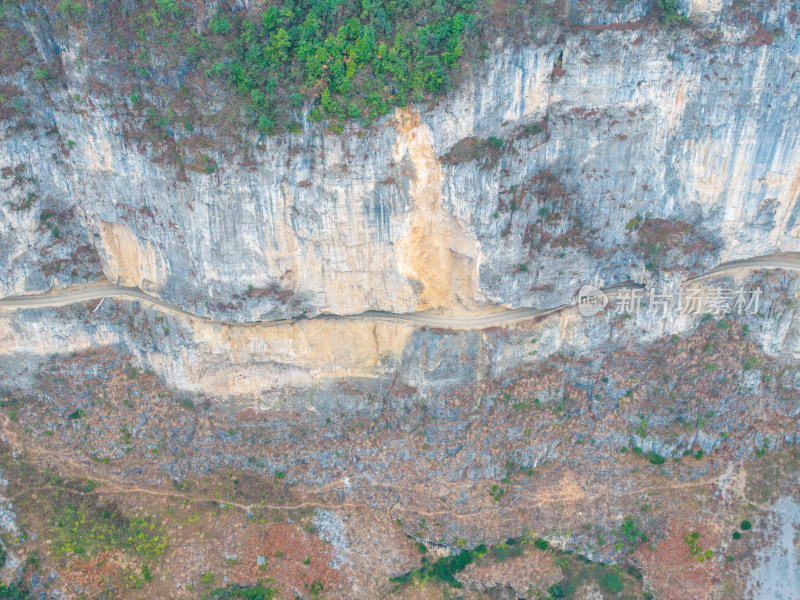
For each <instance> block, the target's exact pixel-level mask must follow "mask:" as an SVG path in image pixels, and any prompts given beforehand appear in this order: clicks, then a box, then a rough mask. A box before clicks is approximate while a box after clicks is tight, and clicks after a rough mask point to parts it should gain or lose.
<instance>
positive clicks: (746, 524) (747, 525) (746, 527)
mask: <svg viewBox="0 0 800 600" xmlns="http://www.w3.org/2000/svg"><path fill="white" fill-rule="evenodd" d="M740 527H741V528H742V531H749V530H750V529H751V528H752V527H753V524H752V523H750V521H742V524H741V525H740Z"/></svg>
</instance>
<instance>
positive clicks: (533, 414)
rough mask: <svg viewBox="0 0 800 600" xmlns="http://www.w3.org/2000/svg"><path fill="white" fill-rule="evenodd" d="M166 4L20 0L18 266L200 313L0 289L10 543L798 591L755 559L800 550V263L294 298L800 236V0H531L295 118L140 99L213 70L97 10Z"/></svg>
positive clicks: (4, 541) (61, 579)
mask: <svg viewBox="0 0 800 600" xmlns="http://www.w3.org/2000/svg"><path fill="white" fill-rule="evenodd" d="M166 4H169V3H168V2H167V3H163V2H160V1H159V2H156V3H154V4H152V6H150V4H149V3H148V4H147V6H145V5H144V4H142V3H129V2H120V3H116V4H115V3H105V2H87V3H85V8H82V9H81V10H80V11H79V10H78V9H76V8H74V6H73V7H72V8H70V6H71V5H69V3H63V2H59V3H53V2H31V3H21V4H16V3H14V6H15V7H16V8H15V9H14V11H16V10H18V12H14V11H12V9H11V8H9V7H10V6H11V3H8V2H5V3H3V4H2V6H3V10H5V11H8V12H6V13H5V16H4V13H2V12H0V19H5V20H3V21H2V22H3V23H4V24H5V25H6V28H5V30H4V31H3V37H0V42H1V43H2V46H1V47H0V61H2V66H3V70H2V72H0V168H1V169H2V171H0V173H1V174H2V178H1V179H0V194H1V196H0V297H2V296H8V295H15V294H24V293H29V292H34V291H43V290H50V289H57V288H64V287H67V286H74V285H84V284H87V283H91V282H97V281H103V280H109V281H111V282H113V283H118V284H121V285H126V286H135V287H139V288H141V289H142V290H145V291H147V292H149V293H150V294H152V295H154V296H157V297H159V298H162V299H164V300H167V301H169V302H171V303H173V304H175V305H176V306H179V307H182V308H183V309H185V310H187V311H189V312H190V313H192V314H194V315H197V316H198V317H210V318H211V319H213V321H209V320H207V319H200V318H192V317H190V316H186V315H180V314H172V313H167V312H164V311H163V310H161V309H159V308H157V307H153V306H150V305H148V304H146V303H140V302H134V301H129V300H115V299H111V298H108V299H106V300H105V301H103V302H102V303H98V302H97V301H92V302H87V303H80V304H75V305H71V306H67V307H62V308H43V309H28V310H18V311H14V312H2V311H0V409H2V414H0V419H1V420H0V426H1V429H0V550H2V554H0V556H2V557H4V559H3V560H0V580H2V581H3V582H4V583H6V584H9V585H12V584H13V585H15V586H16V585H19V586H22V588H23V589H25V590H28V591H29V592H30V593H31V594H32V595H34V597H40V598H80V597H89V598H126V599H127V598H133V599H136V598H139V597H153V598H156V597H158V598H162V597H163V598H194V597H211V598H217V599H218V598H236V597H250V598H259V597H262V598H273V597H281V598H292V597H294V598H297V597H300V598H319V597H341V598H373V597H374V598H377V597H396V598H404V599H411V598H431V597H436V598H439V597H441V598H443V599H444V598H452V597H455V596H461V597H464V598H489V597H491V598H526V599H527V598H530V599H532V598H542V597H572V598H599V597H602V598H622V597H642V596H643V595H644V596H645V597H651V598H663V599H672V598H675V599H676V600H677V599H678V598H680V599H681V600H683V599H685V598H687V597H693V598H709V599H711V598H715V599H716V598H754V597H758V598H765V599H766V598H768V597H769V594H778V593H782V592H781V590H787V589H793V588H792V585H793V580H792V579H791V576H789V577H788V578H787V579H786V581H787V582H788V583H787V585H783V582H777V580H776V579H777V575H776V571H775V568H774V567H773V566H771V564H770V562H769V557H770V556H771V550H770V549H771V548H773V547H776V548H781V549H783V550H782V551H784V550H785V552H786V555H787V556H788V558H787V561H788V562H787V563H786V564H791V559H792V554H791V552H792V551H793V550H792V546H791V540H790V537H789V536H788V534H787V533H786V532H787V531H788V529H787V528H790V527H791V526H793V525H792V524H794V523H796V521H797V504H796V502H795V501H794V500H792V498H791V496H792V494H794V495H796V493H797V484H798V481H800V479H798V477H800V466H798V465H800V460H798V456H797V451H796V447H795V446H796V442H797V437H798V433H799V432H798V426H797V423H798V420H797V418H798V398H800V396H798V394H800V380H798V378H797V359H798V357H800V316H798V314H797V313H796V310H795V307H796V306H797V303H798V300H800V298H799V297H798V282H799V281H800V279H799V278H798V276H797V275H796V274H793V273H791V272H788V271H783V270H778V269H772V270H769V271H759V272H751V271H742V272H730V273H726V274H723V275H719V276H715V277H712V278H709V279H707V280H704V281H703V282H702V283H700V284H698V286H699V288H700V289H703V290H705V291H706V292H707V293H709V294H713V293H714V290H716V289H718V288H724V289H727V290H735V289H737V288H740V287H741V288H744V289H747V290H750V291H752V290H758V291H759V293H760V294H761V296H760V303H759V305H758V306H757V307H753V309H752V310H747V311H740V310H734V309H733V307H732V304H731V305H730V306H728V307H727V308H726V309H722V310H714V308H713V307H710V306H708V305H707V306H705V307H701V309H702V310H697V311H694V314H690V315H687V314H678V313H674V312H670V313H669V315H668V316H667V317H666V318H664V317H662V315H661V314H660V313H659V312H658V311H656V310H654V309H655V301H654V299H651V298H649V297H646V298H645V300H644V306H643V307H642V310H639V311H635V310H627V311H626V310H623V308H624V306H623V305H621V303H620V302H619V301H616V302H614V303H612V304H611V305H610V306H609V307H608V308H607V309H606V310H605V311H602V312H600V314H597V315H595V316H588V317H587V316H583V315H582V314H581V313H580V311H579V310H578V308H577V307H574V306H572V307H568V308H565V309H563V310H560V311H558V312H555V313H552V314H548V315H545V316H540V317H537V318H534V319H529V320H527V321H524V322H520V323H517V324H514V325H508V326H502V327H489V328H484V329H473V330H462V329H457V328H453V329H450V328H437V327H425V326H421V325H416V324H413V323H409V322H399V321H393V320H391V319H384V318H374V317H373V318H363V319H361V320H335V319H314V318H308V317H314V316H316V315H319V314H321V313H333V314H357V313H361V312H364V311H368V310H382V311H387V312H394V313H405V312H413V311H434V312H438V313H446V314H450V315H474V314H483V313H484V312H489V311H494V310H502V309H503V308H504V307H512V308H513V307H521V306H525V307H540V308H549V307H556V306H559V305H562V304H567V303H570V302H571V301H572V300H574V299H575V297H576V294H577V292H578V290H579V289H580V288H581V287H582V286H583V285H585V284H593V285H596V286H598V287H602V286H605V285H609V284H614V283H619V282H624V281H628V280H632V281H633V282H636V283H641V284H644V285H646V292H647V293H649V292H650V291H660V290H662V289H664V287H665V286H673V288H672V289H677V288H676V287H674V286H676V285H677V283H678V282H679V281H681V280H683V279H684V278H686V277H687V276H690V275H693V274H698V273H701V272H704V271H706V270H707V269H710V268H712V267H715V266H716V265H718V264H720V263H722V262H724V261H727V260H732V259H738V258H749V257H754V256H760V255H765V254H769V253H774V252H783V253H786V252H797V251H800V223H798V214H800V213H799V212H798V211H800V206H798V202H797V201H798V196H799V195H800V144H798V136H800V125H798V123H797V119H796V118H795V113H796V112H797V106H796V105H797V98H798V97H799V96H800V94H799V92H800V77H798V76H797V74H798V73H800V64H799V63H800V58H798V57H800V33H799V32H798V23H799V21H798V17H799V16H800V15H798V13H799V12H800V5H798V3H792V2H770V1H767V0H765V1H763V2H762V1H755V0H753V1H747V0H702V1H701V0H679V1H678V2H661V1H659V2H651V1H648V0H631V1H628V2H624V1H620V2H616V1H606V0H597V1H595V0H569V1H563V2H562V1H558V2H549V1H544V2H538V3H536V7H537V11H538V12H536V11H534V14H536V15H539V16H538V17H537V19H538V20H537V21H536V22H535V23H531V24H530V27H529V31H524V32H523V33H522V34H520V33H519V31H516V30H515V33H514V35H511V34H510V33H509V35H508V36H505V37H501V38H493V39H492V40H491V43H487V44H486V47H485V48H484V49H483V50H482V51H481V53H480V54H479V53H475V54H472V55H470V54H467V55H465V57H464V58H463V59H462V68H461V70H460V71H459V74H458V76H457V77H454V83H453V86H452V89H450V90H449V91H448V92H447V94H446V95H443V96H440V97H438V98H435V97H434V98H428V99H427V100H426V102H424V103H417V104H414V105H411V106H405V107H398V108H396V109H393V110H392V111H391V112H390V113H389V114H387V115H386V116H385V117H383V118H380V119H377V120H375V121H373V122H372V123H370V124H368V125H367V124H366V123H361V122H358V121H357V120H356V121H349V122H347V124H346V125H344V126H342V127H341V128H340V127H339V125H340V124H339V123H335V122H333V121H331V120H326V119H322V120H321V121H319V120H317V119H316V118H311V116H312V111H313V110H316V109H317V104H315V103H310V104H308V105H306V106H304V107H302V109H299V110H298V112H299V115H298V116H299V121H298V122H299V123H300V125H301V126H300V128H299V130H298V131H296V132H295V133H285V132H284V133H280V134H278V135H274V136H265V135H263V134H260V133H258V132H255V131H253V130H247V129H245V128H240V129H236V128H232V127H226V123H229V121H223V120H220V121H219V122H214V120H213V119H207V120H204V121H203V125H202V127H199V126H198V129H196V130H191V128H188V127H187V126H186V125H185V124H182V123H181V119H180V118H178V117H174V118H172V120H171V121H170V120H169V119H167V121H168V123H167V125H163V126H162V125H158V126H156V125H154V121H155V120H156V119H155V116H158V115H164V117H163V118H166V116H167V115H169V114H172V112H174V113H175V114H177V113H179V112H180V109H181V107H183V110H184V111H185V112H184V113H183V114H184V115H188V114H190V113H191V112H192V111H193V110H196V109H197V106H198V105H199V104H202V105H204V106H205V108H204V109H203V110H204V113H205V115H206V117H208V115H215V114H223V113H225V111H227V110H228V107H227V105H225V104H224V102H223V99H224V98H226V97H228V96H231V95H232V92H231V90H230V88H227V87H225V86H224V85H223V84H222V83H221V82H220V81H218V80H215V79H211V78H207V77H205V75H203V73H202V71H201V70H200V69H199V68H196V66H195V67H194V68H193V67H192V64H191V63H190V62H187V61H186V60H185V57H181V56H178V55H173V54H171V52H172V50H173V48H171V47H170V46H164V45H163V44H161V42H160V41H159V40H160V38H156V37H154V38H152V39H151V40H149V43H150V47H148V48H147V50H148V51H149V54H148V52H145V55H147V56H146V58H139V53H138V52H137V55H136V56H137V57H136V58H135V59H133V58H132V57H130V56H127V57H126V55H125V52H127V50H124V48H126V47H125V46H124V44H123V43H122V41H123V40H120V39H118V36H119V31H118V30H116V29H112V28H111V27H110V26H109V27H103V26H101V25H102V24H103V23H106V24H107V23H108V22H109V15H113V14H114V12H113V11H114V10H126V11H130V12H131V14H137V15H138V16H137V18H136V20H135V19H133V18H132V19H131V22H132V23H133V24H134V25H136V24H140V25H141V24H142V23H144V22H145V20H144V19H145V17H146V15H147V13H146V12H145V11H146V10H150V9H152V10H154V11H158V10H162V9H163V7H164V6H166ZM465 4H467V3H465ZM81 6H84V5H81ZM182 6H183V5H182ZM263 7H264V3H256V2H249V3H248V2H245V3H238V4H237V3H230V4H226V5H224V6H223V5H217V4H214V3H208V4H203V5H202V6H200V5H198V6H195V7H193V8H191V11H193V12H191V13H189V14H191V15H193V18H194V19H195V20H196V23H195V24H193V25H192V26H196V27H197V28H199V29H203V28H204V27H208V26H209V19H210V18H211V17H212V16H213V15H215V14H218V11H219V10H222V9H225V10H229V9H233V10H239V11H244V12H250V13H253V14H256V12H257V11H259V10H261V9H262V8H263ZM184 9H185V10H187V11H189V10H190V8H189V3H187V4H186V5H185V6H184ZM539 9H541V10H539ZM365 10H366V9H365ZM493 10H495V11H496V12H497V13H498V14H500V13H502V12H503V11H505V12H506V13H508V14H513V10H514V8H513V6H511V5H510V4H509V5H506V3H502V2H498V3H496V5H493ZM136 11H140V13H141V14H140V13H137V12H136ZM79 13H80V15H82V16H81V18H80V19H78V18H77V17H76V15H78V14H79ZM153 14H156V16H157V14H158V13H153ZM9 15H11V16H9ZM66 15H72V16H66ZM147 18H151V17H147ZM498 18H499V17H498ZM687 19H688V20H687ZM526 25H527V24H526ZM132 27H133V25H132ZM142 27H144V25H142ZM187 27H188V25H187ZM142 31H144V29H142ZM136 35H138V34H136ZM142 36H144V37H145V42H147V41H148V40H147V37H146V36H145V34H144V33H142ZM145 42H141V40H139V41H137V42H136V43H137V44H140V46H146V45H147V44H146V43H145ZM160 46H164V47H160ZM176 47H177V46H176ZM140 51H141V48H140ZM128 59H129V60H130V62H129V63H126V62H125V60H128ZM137 61H138V62H137ZM142 64H146V66H147V68H146V69H145V68H144V67H142V66H141V65H142ZM131 65H134V66H135V65H140V66H139V67H136V68H134V67H131ZM139 69H144V72H145V73H147V76H146V77H145V76H144V75H141V73H140V70H139ZM192 95H195V96H196V98H195V99H194V100H196V102H197V103H198V104H191V102H190V100H191V98H189V97H190V96H192ZM187 107H188V108H187ZM171 111H172V112H171ZM158 121H159V122H160V119H158ZM290 317H296V318H295V319H293V320H291V321H283V322H280V321H276V320H279V319H286V318H290ZM223 321H224V322H223ZM252 321H260V322H258V323H252ZM273 321H275V322H273ZM759 461H760V462H759ZM45 490H46V491H47V494H42V492H43V491H45ZM742 521H745V522H747V523H748V524H749V526H753V524H755V527H754V529H755V530H754V531H752V532H751V533H748V532H750V531H751V530H750V528H749V527H745V526H744V524H743V523H742ZM87 522H88V523H89V524H90V526H89V527H86V528H83V527H79V526H78V525H75V527H72V526H71V524H73V523H75V524H81V523H83V524H85V523H87ZM151 525H152V527H151ZM734 530H735V531H736V532H737V534H739V537H736V536H733V537H732V535H731V534H732V532H733V531H734ZM134 538H135V539H136V540H138V541H137V542H136V543H134V542H133V541H132V540H133V539H134ZM154 538H155V539H154ZM795 550H796V548H795ZM706 552H711V554H710V555H706ZM795 556H796V552H795ZM437 560H438V561H439V562H436V561H437ZM781 560H783V559H781ZM781 564H783V563H781ZM432 565H437V566H436V567H433V566H432ZM392 578H395V579H394V580H393V579H392ZM798 585H800V583H799V584H798ZM259 586H260V587H259ZM795 587H796V586H795ZM267 588H269V589H270V590H272V591H265V590H266V589H267ZM9 589H11V588H5V589H4V588H0V595H2V594H3V593H7V594H8V595H10V594H11V593H12V592H9V591H8V590H9ZM15 589H16V588H15ZM14 593H16V592H14ZM236 594H241V596H236ZM245 594H250V595H249V596H247V595H245ZM255 594H261V596H258V595H255ZM12 597H13V596H12Z"/></svg>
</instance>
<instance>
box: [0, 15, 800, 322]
mask: <svg viewBox="0 0 800 600" xmlns="http://www.w3.org/2000/svg"><path fill="white" fill-rule="evenodd" d="M644 4H646V3H635V2H631V3H628V5H627V7H626V8H625V10H624V11H610V12H609V14H612V13H613V15H616V17H615V18H616V19H617V20H618V21H620V22H621V23H622V25H619V26H618V25H614V24H610V25H609V26H608V27H605V25H606V24H607V23H605V21H607V20H608V19H605V18H602V15H603V10H604V9H603V8H602V6H604V5H605V3H603V2H601V3H577V2H576V3H572V4H571V7H570V8H569V10H570V11H571V12H570V15H571V18H572V19H573V21H574V22H576V23H582V22H583V21H582V20H586V19H588V20H589V22H588V24H589V25H593V24H599V25H601V26H600V27H595V28H585V29H581V28H577V29H574V30H572V31H568V32H565V33H564V34H563V35H561V36H560V37H558V39H557V40H555V41H550V42H547V43H543V44H541V45H539V44H536V43H535V41H534V42H532V43H531V44H529V45H517V44H513V45H512V44H511V43H504V42H503V41H502V40H500V41H498V42H497V44H496V46H495V47H494V48H492V49H491V50H492V52H491V54H490V57H489V59H487V60H486V61H484V62H482V63H481V64H479V65H476V66H475V68H474V69H470V70H466V71H465V73H464V74H463V77H461V78H460V80H459V81H457V82H456V83H455V84H454V87H453V90H452V91H451V92H450V93H449V95H448V96H447V97H446V98H444V99H442V100H441V101H440V102H439V103H438V104H437V105H436V106H434V107H432V108H428V109H425V108H424V107H422V108H421V107H413V108H409V109H407V110H403V111H397V112H396V113H395V114H392V115H390V116H389V117H387V118H386V119H385V120H384V121H383V122H381V123H378V124H377V125H376V126H374V127H372V128H371V129H369V130H367V131H364V132H358V131H355V130H352V131H351V130H346V131H345V133H344V134H341V135H334V134H329V133H325V132H323V131H322V130H321V128H320V127H319V126H318V125H315V124H312V123H305V124H304V125H305V128H304V131H303V132H302V133H300V134H297V135H286V136H282V137H276V138H266V139H264V140H261V141H260V142H258V143H257V144H256V145H255V146H254V148H255V149H254V150H252V153H251V155H248V156H243V155H241V154H240V153H237V151H236V150H235V149H232V150H231V152H230V154H229V155H226V156H223V155H216V156H214V160H215V161H216V163H217V168H216V170H215V172H214V173H211V174H206V173H193V172H188V173H187V174H186V176H185V177H177V176H176V173H175V170H174V168H170V167H166V166H163V165H162V164H161V163H160V162H159V161H156V160H154V156H153V155H152V153H150V152H149V151H148V150H147V149H146V148H135V147H131V146H130V145H129V144H126V142H125V141H124V137H123V135H122V131H123V128H124V127H126V126H127V125H126V123H125V117H124V115H121V114H120V113H119V112H118V111H115V110H111V109H106V108H104V106H105V103H104V101H103V98H102V97H101V96H99V95H97V96H96V97H94V96H92V92H91V90H90V89H87V87H86V80H87V73H86V66H85V65H84V64H82V63H81V62H80V61H78V59H77V57H78V56H79V55H80V44H81V43H82V42H81V41H80V39H79V38H77V37H75V38H71V42H70V44H71V46H70V47H68V48H63V49H62V52H61V54H60V56H59V57H58V59H59V60H61V61H62V62H63V65H64V70H65V77H66V81H67V90H66V92H64V93H69V94H71V95H72V94H75V93H79V94H82V95H86V100H84V101H83V102H82V106H83V107H85V108H84V109H82V110H80V111H78V110H54V107H53V105H52V103H50V104H48V103H44V102H42V104H41V105H40V106H34V107H33V108H32V111H33V115H34V120H35V121H38V122H40V123H51V124H55V126H56V127H57V129H58V132H59V136H52V135H51V136H48V135H46V134H44V133H41V132H36V131H34V132H33V133H31V132H18V131H15V132H12V131H11V130H9V131H7V132H6V133H5V134H3V137H2V139H1V140H0V166H3V167H4V168H5V169H6V171H5V172H4V173H5V175H4V177H5V179H4V180H5V181H9V182H10V180H11V179H12V178H13V177H15V176H16V175H17V172H16V171H15V169H17V168H19V169H20V175H21V176H22V178H23V179H24V181H25V182H28V180H35V185H36V195H35V199H34V200H33V202H32V205H31V207H30V208H29V209H25V210H20V209H18V208H15V206H19V205H20V203H22V202H24V200H25V198H26V197H27V194H29V193H30V190H28V187H31V185H33V184H29V183H26V184H25V185H16V186H12V187H10V188H9V189H8V190H7V191H6V194H7V197H8V199H9V201H8V202H7V203H5V204H3V205H2V206H0V234H2V235H0V245H1V246H0V247H1V248H2V252H1V253H0V293H2V294H4V295H9V294H16V293H22V292H26V291H33V290H42V289H46V288H49V287H54V286H56V287H58V286H65V285H70V284H74V283H80V282H82V281H86V280H92V279H97V278H101V277H106V278H108V279H109V280H111V281H112V282H117V283H120V284H124V285H129V286H137V287H141V288H142V289H144V290H147V291H150V292H152V293H154V294H156V295H158V296H160V297H162V298H165V299H168V300H170V301H171V302H174V303H175V304H178V305H180V306H182V307H184V308H187V309H190V310H192V311H194V312H196V313H198V314H203V315H208V316H215V317H224V318H229V319H233V320H254V319H271V318H279V317H286V316H292V315H298V314H301V313H303V312H305V314H307V315H313V314H317V313H320V312H331V313H341V314H347V313H358V312H361V311H365V310H369V309H380V310H386V311H394V312H408V311H414V310H424V309H435V308H444V309H448V310H454V311H455V310H462V309H466V310H469V309H475V308H478V307H480V306H483V305H486V304H502V305H506V306H523V305H532V306H550V305H554V304H557V303H559V302H563V301H565V300H566V299H568V298H569V297H571V295H572V294H573V293H574V291H575V290H576V289H577V287H579V285H580V284H581V283H583V282H586V281H598V282H605V283H609V282H615V281H620V280H624V279H627V278H634V279H639V280H640V279H642V278H647V277H652V276H653V273H654V272H655V271H654V270H650V271H648V270H646V269H645V265H646V264H647V262H652V261H653V260H656V261H660V262H659V264H658V267H660V270H659V272H660V276H665V270H667V269H674V270H677V271H681V272H686V271H696V270H699V269H702V268H705V267H707V266H710V265H711V264H714V263H716V262H719V261H720V260H724V259H730V258H739V257H747V256H752V255H756V254H764V253H767V252H771V251H777V250H781V251H791V250H797V249H800V240H799V239H798V225H799V224H798V221H797V216H798V208H797V203H796V200H797V196H798V193H800V150H798V148H800V144H798V133H799V132H800V126H798V125H797V120H796V119H794V118H793V115H794V114H795V112H796V111H795V110H794V108H795V106H796V102H797V97H798V86H799V85H800V83H798V78H797V77H794V76H793V74H794V73H795V71H796V69H797V68H798V61H799V60H800V59H798V56H800V52H798V44H799V43H800V42H798V36H797V26H796V25H795V24H793V23H792V22H791V21H792V20H791V19H790V18H789V17H787V14H788V12H789V11H788V9H787V8H786V7H785V6H775V7H772V8H766V9H764V11H763V14H761V15H760V17H761V18H762V20H763V22H764V23H766V25H767V26H769V27H773V28H774V29H775V30H776V31H777V30H780V31H782V34H781V35H779V36H776V37H775V41H774V42H773V43H770V44H761V45H758V44H755V43H754V42H753V40H752V39H750V38H748V37H747V31H746V30H741V31H740V30H733V29H732V28H731V26H730V25H729V24H728V23H727V22H724V21H723V20H722V12H723V7H722V4H723V3H722V2H691V3H688V4H687V5H686V6H681V7H680V9H681V11H683V12H684V13H685V14H694V15H696V20H697V22H698V23H702V24H704V25H703V26H705V27H707V29H705V30H703V29H702V27H700V28H695V29H693V30H691V31H689V30H679V31H677V32H675V31H665V30H657V29H654V28H653V27H647V28H646V27H642V26H639V25H637V22H638V21H637V20H638V19H639V18H641V15H639V13H641V12H642V11H643V10H644V8H642V6H643V5H644ZM607 12H608V11H607ZM590 14H591V15H594V16H592V17H591V18H589V17H587V16H586V15H590ZM581 15H583V17H582V16H581ZM598 15H599V16H598ZM584 17H585V18H584ZM595 22H597V23H595ZM708 32H710V33H708ZM706 33H708V37H707V38H706V37H703V36H704V35H706ZM38 35H40V36H42V35H44V34H42V33H41V32H38ZM708 40H713V43H711V42H709V43H706V42H707V41H708ZM748 40H749V41H748ZM40 42H41V40H40ZM84 43H85V42H84ZM17 83H20V84H22V85H23V86H24V85H25V83H24V82H17ZM56 138H58V139H56ZM471 138H474V139H471ZM64 140H69V142H70V144H69V147H65V142H64ZM253 141H254V142H256V141H257V140H253ZM245 159H247V160H245ZM18 166H19V167H18ZM26 186H27V187H26ZM12 205H13V206H12ZM48 211H50V212H51V213H53V214H55V215H62V218H61V225H60V227H58V229H59V231H58V234H59V235H58V238H55V237H54V233H53V225H52V223H54V222H55V221H56V220H57V218H51V219H50V220H48V219H44V220H43V219H42V215H43V214H47V212H48ZM648 219H649V220H650V221H651V223H650V225H649V226H648V227H650V229H647V228H645V229H644V231H642V229H640V226H641V224H642V223H644V222H645V221H647V220H648ZM657 219H663V220H665V221H666V222H668V223H667V224H666V225H665V224H664V222H662V221H657ZM678 221H679V222H680V223H678V224H677V225H676V222H678ZM659 223H660V224H661V226H660V227H658V225H659ZM676 227H677V229H676ZM651 229H654V230H655V233H654V232H653V231H651ZM648 235H649V237H648ZM658 244H661V247H663V248H664V249H666V251H667V254H669V250H670V248H673V247H675V246H676V245H680V246H682V247H683V249H682V251H681V252H680V253H674V255H672V256H669V257H667V258H664V256H658V257H654V256H651V254H652V248H653V247H655V246H657V245H658ZM692 244H695V245H694V246H693V245H692ZM693 250H702V251H701V252H699V251H698V252H695V251H693ZM59 263H60V264H61V268H58V266H59ZM667 276H668V275H667Z"/></svg>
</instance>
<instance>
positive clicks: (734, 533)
mask: <svg viewBox="0 0 800 600" xmlns="http://www.w3.org/2000/svg"><path fill="white" fill-rule="evenodd" d="M733 539H735V540H740V539H742V534H741V532H739V531H734V532H733Z"/></svg>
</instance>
